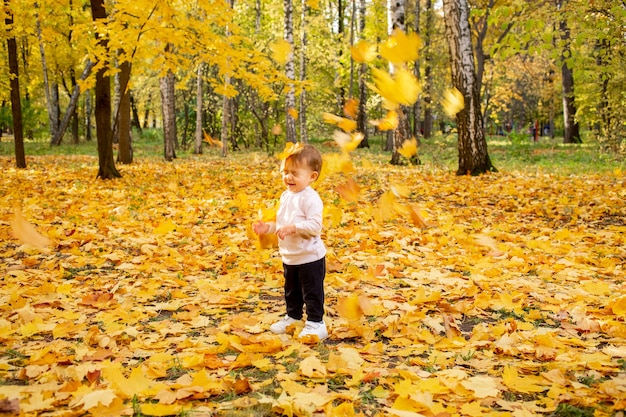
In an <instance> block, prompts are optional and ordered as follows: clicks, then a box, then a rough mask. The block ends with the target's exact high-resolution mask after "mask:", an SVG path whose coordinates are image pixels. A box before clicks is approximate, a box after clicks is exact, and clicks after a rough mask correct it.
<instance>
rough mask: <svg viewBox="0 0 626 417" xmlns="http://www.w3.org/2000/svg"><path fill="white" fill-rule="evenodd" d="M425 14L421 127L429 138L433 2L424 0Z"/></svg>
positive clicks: (431, 119)
mask: <svg viewBox="0 0 626 417" xmlns="http://www.w3.org/2000/svg"><path fill="white" fill-rule="evenodd" d="M424 13H425V14H426V18H425V25H424V122H423V125H422V128H423V130H424V138H430V137H431V135H432V130H433V107H432V96H433V76H432V65H433V63H432V61H433V55H432V47H431V45H432V34H433V30H434V24H433V13H434V11H433V2H432V0H426V6H425V8H424Z"/></svg>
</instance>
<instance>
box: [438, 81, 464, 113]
mask: <svg viewBox="0 0 626 417" xmlns="http://www.w3.org/2000/svg"><path fill="white" fill-rule="evenodd" d="M441 105H442V106H443V111H444V112H445V113H446V114H447V115H448V116H450V117H456V115H457V113H458V112H460V111H461V110H463V109H464V108H465V99H464V98H463V94H462V93H461V92H460V91H459V90H457V89H456V88H452V89H448V90H445V91H444V92H443V99H442V100H441Z"/></svg>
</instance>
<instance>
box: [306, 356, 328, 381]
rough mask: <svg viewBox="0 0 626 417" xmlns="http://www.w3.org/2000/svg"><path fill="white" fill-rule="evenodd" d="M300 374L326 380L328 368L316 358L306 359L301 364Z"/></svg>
mask: <svg viewBox="0 0 626 417" xmlns="http://www.w3.org/2000/svg"><path fill="white" fill-rule="evenodd" d="M300 373H301V374H302V375H304V376H306V377H309V378H324V377H325V376H326V366H324V364H323V363H322V361H321V360H320V359H319V358H317V357H315V356H309V357H306V358H304V359H303V360H302V362H300Z"/></svg>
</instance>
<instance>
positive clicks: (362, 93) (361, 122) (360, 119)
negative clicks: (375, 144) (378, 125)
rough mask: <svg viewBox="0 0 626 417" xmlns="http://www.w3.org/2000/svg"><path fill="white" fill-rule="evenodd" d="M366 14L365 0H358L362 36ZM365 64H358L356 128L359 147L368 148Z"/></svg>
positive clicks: (360, 34) (360, 33)
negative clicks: (359, 138)
mask: <svg viewBox="0 0 626 417" xmlns="http://www.w3.org/2000/svg"><path fill="white" fill-rule="evenodd" d="M366 15H367V0H359V36H360V37H361V38H363V37H364V32H365V17H366ZM366 77H367V64H366V63H365V62H361V63H360V64H359V112H358V114H357V130H358V131H359V132H361V133H363V140H361V143H359V147H360V148H369V147H370V144H369V134H368V131H369V129H368V128H367V107H366V103H367V82H366V81H367V78H366Z"/></svg>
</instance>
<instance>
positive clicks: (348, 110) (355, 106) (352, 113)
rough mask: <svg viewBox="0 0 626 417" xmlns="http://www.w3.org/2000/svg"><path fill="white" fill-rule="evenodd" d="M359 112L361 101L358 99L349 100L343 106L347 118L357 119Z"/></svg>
mask: <svg viewBox="0 0 626 417" xmlns="http://www.w3.org/2000/svg"><path fill="white" fill-rule="evenodd" d="M358 111H359V100H357V99H356V98H353V97H352V98H349V99H348V100H347V101H346V104H344V105H343V114H345V115H346V116H348V117H350V118H352V119H356V116H357V113H358Z"/></svg>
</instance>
